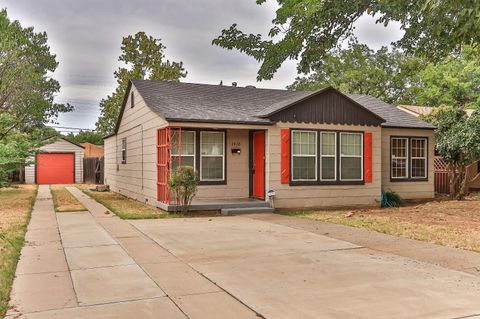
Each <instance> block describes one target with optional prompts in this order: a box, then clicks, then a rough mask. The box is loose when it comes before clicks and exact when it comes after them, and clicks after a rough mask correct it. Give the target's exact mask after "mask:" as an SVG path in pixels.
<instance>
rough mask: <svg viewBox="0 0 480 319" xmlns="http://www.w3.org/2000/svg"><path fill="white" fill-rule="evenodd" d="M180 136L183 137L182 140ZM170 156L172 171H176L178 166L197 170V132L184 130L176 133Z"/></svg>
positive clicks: (173, 136) (173, 137)
mask: <svg viewBox="0 0 480 319" xmlns="http://www.w3.org/2000/svg"><path fill="white" fill-rule="evenodd" d="M179 136H181V138H180V139H179ZM179 140H180V143H179ZM179 153H180V154H179ZM170 156H171V163H172V164H171V168H172V171H175V170H176V169H177V167H178V166H191V167H194V168H195V132H194V131H183V130H182V131H176V132H174V134H173V135H172V146H171V153H170Z"/></svg>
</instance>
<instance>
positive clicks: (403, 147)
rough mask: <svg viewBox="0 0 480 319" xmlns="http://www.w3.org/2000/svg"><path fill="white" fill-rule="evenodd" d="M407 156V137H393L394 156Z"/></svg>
mask: <svg viewBox="0 0 480 319" xmlns="http://www.w3.org/2000/svg"><path fill="white" fill-rule="evenodd" d="M395 157H402V158H403V157H405V158H406V157H407V139H406V138H394V139H392V158H395Z"/></svg>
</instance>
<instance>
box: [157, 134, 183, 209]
mask: <svg viewBox="0 0 480 319" xmlns="http://www.w3.org/2000/svg"><path fill="white" fill-rule="evenodd" d="M175 135H177V138H176V140H177V141H178V142H177V143H176V144H175V145H173V147H175V148H177V154H181V141H182V130H181V129H180V128H179V127H171V126H168V127H164V128H160V129H158V131H157V200H158V201H160V202H162V203H164V204H170V188H169V187H168V179H169V178H170V172H171V164H172V163H171V162H172V160H171V149H172V139H173V137H174V136H175ZM176 160H177V161H178V163H177V166H180V165H181V163H180V160H181V157H180V156H177V157H176Z"/></svg>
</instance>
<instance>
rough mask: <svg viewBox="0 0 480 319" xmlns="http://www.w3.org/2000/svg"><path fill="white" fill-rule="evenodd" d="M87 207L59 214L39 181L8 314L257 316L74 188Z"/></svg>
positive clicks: (35, 318)
mask: <svg viewBox="0 0 480 319" xmlns="http://www.w3.org/2000/svg"><path fill="white" fill-rule="evenodd" d="M68 190H69V191H70V192H71V193H72V194H74V196H76V197H77V198H78V199H79V200H80V201H81V202H82V204H84V206H85V207H86V208H87V209H88V210H89V212H75V213H73V212H72V213H58V214H55V212H54V209H53V202H52V198H51V193H50V190H49V188H48V186H40V187H39V191H38V197H37V201H36V203H35V206H34V210H33V213H32V219H31V222H30V224H29V227H28V230H27V235H26V240H27V243H26V245H25V247H24V248H23V250H22V255H21V259H20V262H19V266H18V269H17V276H16V278H15V280H14V284H13V288H12V294H11V301H10V309H9V311H8V313H7V318H9V319H10V318H28V319H30V318H31V319H43V318H45V319H46V318H62V319H63V318H65V319H67V318H68V319H74V318H89V319H90V318H92V319H94V318H102V319H105V318H112V319H113V318H120V319H122V318H125V319H127V318H128V319H131V318H135V319H144V318H145V319H150V318H173V319H175V318H256V314H255V313H254V312H253V311H251V310H250V309H249V308H248V307H246V306H245V305H243V304H242V303H240V302H239V301H238V300H236V299H235V298H233V297H232V296H230V295H229V294H228V293H226V292H225V291H224V290H222V289H221V288H220V287H218V286H216V285H215V284H214V283H212V282H211V281H209V280H208V279H206V278H205V277H204V276H202V275H201V274H199V273H198V272H196V271H195V270H194V269H192V268H191V267H189V266H188V265H186V264H185V263H183V262H181V261H179V260H178V259H177V258H176V257H175V256H174V255H172V254H171V253H169V252H168V251H166V250H165V249H163V248H161V247H160V246H159V245H157V244H156V243H154V242H153V241H151V240H150V239H149V238H147V237H145V236H144V235H142V234H141V233H140V232H139V231H138V230H136V229H135V228H134V227H132V226H131V225H129V224H128V223H127V222H125V221H122V220H120V219H119V218H118V217H116V216H115V215H114V214H112V213H111V212H109V211H108V210H107V209H106V208H105V207H104V206H103V205H100V204H98V203H97V202H96V201H94V200H93V199H91V198H90V197H88V196H86V195H84V194H83V193H82V192H81V191H79V190H78V189H77V188H74V187H70V188H68Z"/></svg>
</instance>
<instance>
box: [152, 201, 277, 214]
mask: <svg viewBox="0 0 480 319" xmlns="http://www.w3.org/2000/svg"><path fill="white" fill-rule="evenodd" d="M157 207H158V208H160V209H163V210H165V211H167V212H173V211H175V210H176V209H177V205H175V203H174V201H172V203H170V204H165V203H162V202H160V201H158V202H157ZM268 207H269V204H268V202H266V201H263V200H260V199H254V198H245V199H225V200H214V201H212V200H201V199H194V200H193V202H192V205H191V206H190V208H189V209H188V210H189V211H201V210H223V209H236V208H242V209H247V208H248V209H250V208H268Z"/></svg>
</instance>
